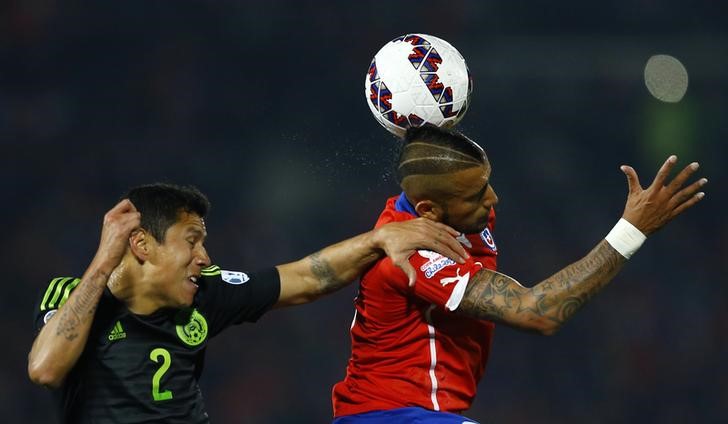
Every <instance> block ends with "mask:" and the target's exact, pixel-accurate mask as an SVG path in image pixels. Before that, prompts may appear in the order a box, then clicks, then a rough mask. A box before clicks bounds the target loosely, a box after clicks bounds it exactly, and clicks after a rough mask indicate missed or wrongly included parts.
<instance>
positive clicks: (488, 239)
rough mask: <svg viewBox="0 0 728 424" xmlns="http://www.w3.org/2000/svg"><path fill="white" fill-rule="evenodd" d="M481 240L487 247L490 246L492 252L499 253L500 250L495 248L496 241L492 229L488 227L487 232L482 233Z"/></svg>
mask: <svg viewBox="0 0 728 424" xmlns="http://www.w3.org/2000/svg"><path fill="white" fill-rule="evenodd" d="M480 239H481V240H483V243H485V245H486V246H488V247H489V248H490V250H492V251H494V252H496V251H498V248H497V247H495V240H493V235H491V234H490V229H489V228H488V227H486V228H485V230H483V232H482V233H480Z"/></svg>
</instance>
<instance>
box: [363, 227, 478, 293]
mask: <svg viewBox="0 0 728 424" xmlns="http://www.w3.org/2000/svg"><path fill="white" fill-rule="evenodd" d="M459 234H460V233H459V232H458V231H455V230H454V229H452V228H450V227H449V226H447V225H445V224H442V223H439V222H435V221H432V220H429V219H427V218H417V219H413V220H410V221H404V222H392V223H389V224H386V225H383V226H381V227H379V228H378V229H377V230H376V237H377V238H378V243H377V244H378V245H379V246H381V248H382V249H383V250H384V252H385V253H386V254H387V256H389V258H390V259H391V260H392V263H393V264H394V265H396V266H398V267H399V268H401V269H402V271H404V273H405V274H406V275H407V278H408V279H409V285H410V287H412V286H413V285H414V284H415V280H416V279H417V273H416V272H415V269H414V268H413V267H412V265H411V264H410V263H409V257H410V256H412V254H413V253H414V252H415V249H426V250H432V251H435V252H437V253H439V254H441V255H444V256H447V257H448V258H450V259H452V260H454V261H456V262H459V263H463V262H465V258H467V257H468V254H467V252H466V251H465V248H463V246H462V245H461V244H460V242H458V241H457V240H456V239H455V237H457V236H458V235H459Z"/></svg>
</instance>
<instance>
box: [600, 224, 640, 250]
mask: <svg viewBox="0 0 728 424" xmlns="http://www.w3.org/2000/svg"><path fill="white" fill-rule="evenodd" d="M604 238H605V239H606V240H607V243H609V244H610V245H611V246H612V247H613V248H614V250H616V251H617V252H619V253H620V254H621V255H622V256H624V257H625V258H627V259H629V258H630V257H631V256H632V255H633V254H634V252H636V251H637V249H639V248H640V246H642V243H644V242H645V240H647V236H646V235H644V234H642V231H640V230H638V229H637V227H635V226H634V225H632V224H630V223H629V221H627V220H626V219H624V218H620V219H619V221H617V225H615V226H614V228H612V231H610V232H609V234H607V236H606V237H604Z"/></svg>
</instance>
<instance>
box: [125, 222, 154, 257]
mask: <svg viewBox="0 0 728 424" xmlns="http://www.w3.org/2000/svg"><path fill="white" fill-rule="evenodd" d="M151 237H152V236H151V235H150V234H148V233H147V232H146V231H144V230H143V229H138V230H136V231H134V232H133V233H131V235H129V247H130V248H131V253H132V254H133V255H134V257H136V258H137V260H138V261H139V262H145V261H146V260H147V259H149V249H150V238H151Z"/></svg>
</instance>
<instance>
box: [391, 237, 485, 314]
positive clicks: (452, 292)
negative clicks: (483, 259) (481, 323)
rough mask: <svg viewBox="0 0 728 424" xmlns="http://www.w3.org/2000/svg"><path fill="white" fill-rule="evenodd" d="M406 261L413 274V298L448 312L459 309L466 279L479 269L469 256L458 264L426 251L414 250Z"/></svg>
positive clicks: (477, 264)
mask: <svg viewBox="0 0 728 424" xmlns="http://www.w3.org/2000/svg"><path fill="white" fill-rule="evenodd" d="M409 261H410V263H411V264H412V266H413V267H414V268H415V271H416V272H417V282H416V283H415V286H414V294H415V296H417V297H419V298H421V299H424V300H426V301H428V302H430V303H433V304H435V305H437V306H440V307H444V308H447V309H448V310H450V311H454V310H456V309H457V308H458V306H460V301H461V300H462V299H463V295H464V294H465V288H466V287H467V286H468V282H469V281H470V277H471V276H473V274H475V273H476V272H477V271H478V270H479V269H481V268H482V267H483V266H482V265H481V264H480V263H479V262H475V261H474V260H473V258H472V257H470V258H468V260H467V261H466V262H465V263H464V264H458V263H457V262H455V261H453V260H452V259H449V258H447V257H445V256H442V255H440V254H439V253H435V252H431V251H429V250H418V251H417V252H416V253H415V254H414V255H412V256H411V257H410V259H409ZM405 284H406V283H405Z"/></svg>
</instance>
